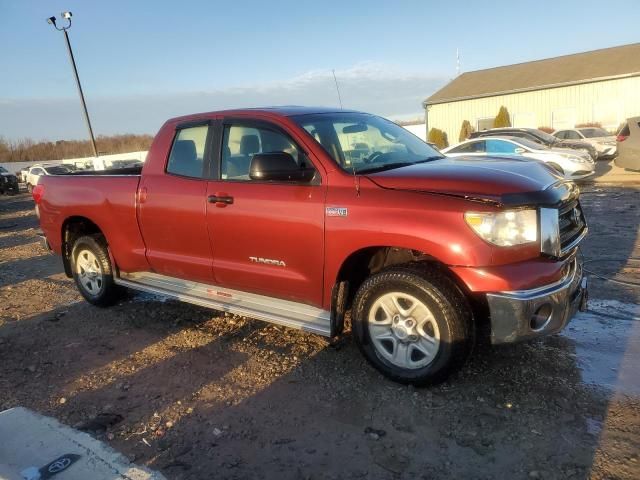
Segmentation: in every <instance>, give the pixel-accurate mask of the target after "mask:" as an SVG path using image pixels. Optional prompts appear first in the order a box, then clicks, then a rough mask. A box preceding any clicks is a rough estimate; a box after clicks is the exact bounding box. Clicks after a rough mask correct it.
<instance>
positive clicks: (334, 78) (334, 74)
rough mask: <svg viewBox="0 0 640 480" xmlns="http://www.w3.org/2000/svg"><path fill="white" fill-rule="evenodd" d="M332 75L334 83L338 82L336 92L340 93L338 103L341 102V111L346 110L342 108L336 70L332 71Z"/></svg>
mask: <svg viewBox="0 0 640 480" xmlns="http://www.w3.org/2000/svg"><path fill="white" fill-rule="evenodd" d="M331 73H333V81H334V82H336V92H338V101H339V102H340V110H344V108H342V97H341V96H340V87H339V86H338V79H337V78H336V71H335V70H331Z"/></svg>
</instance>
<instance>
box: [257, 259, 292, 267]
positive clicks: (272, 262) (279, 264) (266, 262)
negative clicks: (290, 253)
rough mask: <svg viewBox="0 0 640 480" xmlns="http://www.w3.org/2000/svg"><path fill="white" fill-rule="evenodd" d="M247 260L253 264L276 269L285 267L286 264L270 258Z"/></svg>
mask: <svg viewBox="0 0 640 480" xmlns="http://www.w3.org/2000/svg"><path fill="white" fill-rule="evenodd" d="M249 260H250V261H252V262H253V263H264V264H266V265H275V266H276V267H286V266H287V264H286V263H284V262H283V261H282V260H273V259H271V258H262V257H249Z"/></svg>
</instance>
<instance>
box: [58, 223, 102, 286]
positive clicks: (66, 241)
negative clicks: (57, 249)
mask: <svg viewBox="0 0 640 480" xmlns="http://www.w3.org/2000/svg"><path fill="white" fill-rule="evenodd" d="M95 234H102V231H101V230H100V227H98V226H97V225H96V224H95V223H93V222H92V221H91V220H89V219H88V218H86V217H69V218H67V219H66V220H65V221H64V223H63V224H62V263H63V264H64V272H65V274H66V275H67V277H69V278H71V276H72V274H71V250H72V249H73V244H74V243H75V241H76V239H78V238H79V237H82V236H84V235H95Z"/></svg>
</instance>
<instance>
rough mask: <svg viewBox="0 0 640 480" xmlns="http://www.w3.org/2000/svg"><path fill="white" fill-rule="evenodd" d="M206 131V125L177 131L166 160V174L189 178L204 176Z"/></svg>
mask: <svg viewBox="0 0 640 480" xmlns="http://www.w3.org/2000/svg"><path fill="white" fill-rule="evenodd" d="M208 131H209V127H208V125H198V126H194V127H185V128H181V129H179V130H178V131H177V133H176V136H175V138H174V140H173V145H172V146H171V153H170V154H169V161H168V162H167V173H168V174H171V175H178V176H181V177H189V178H203V177H204V157H205V147H206V144H207V134H208Z"/></svg>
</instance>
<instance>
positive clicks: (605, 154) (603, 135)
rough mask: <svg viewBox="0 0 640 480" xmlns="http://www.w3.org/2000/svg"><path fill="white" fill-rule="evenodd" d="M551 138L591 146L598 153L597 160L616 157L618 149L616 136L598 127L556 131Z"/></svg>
mask: <svg viewBox="0 0 640 480" xmlns="http://www.w3.org/2000/svg"><path fill="white" fill-rule="evenodd" d="M553 136H554V137H556V138H559V139H560V140H582V141H585V142H588V143H590V144H591V145H593V146H594V147H595V149H596V151H597V152H598V159H601V158H602V159H605V158H606V159H608V158H613V157H615V156H616V153H618V152H617V150H618V147H617V144H616V136H615V135H612V134H610V133H609V132H607V131H606V130H604V129H602V128H598V127H583V128H566V129H563V130H556V131H555V132H553Z"/></svg>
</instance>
